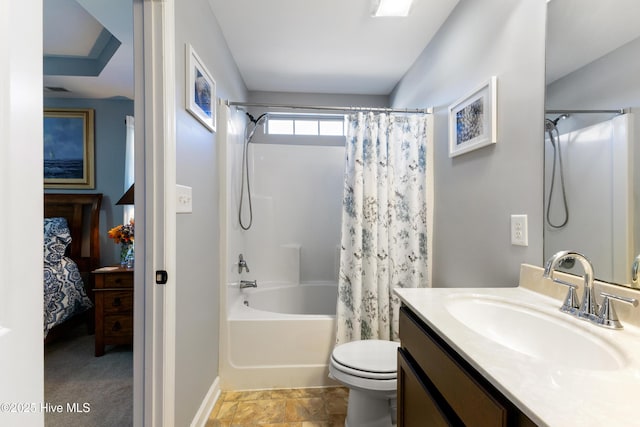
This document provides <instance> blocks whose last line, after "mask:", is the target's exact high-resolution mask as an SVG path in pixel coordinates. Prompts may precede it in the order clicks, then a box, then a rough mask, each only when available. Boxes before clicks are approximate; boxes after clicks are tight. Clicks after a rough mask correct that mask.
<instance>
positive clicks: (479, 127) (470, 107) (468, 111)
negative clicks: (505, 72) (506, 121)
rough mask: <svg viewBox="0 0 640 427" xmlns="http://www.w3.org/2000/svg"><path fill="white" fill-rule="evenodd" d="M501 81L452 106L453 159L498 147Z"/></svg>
mask: <svg viewBox="0 0 640 427" xmlns="http://www.w3.org/2000/svg"><path fill="white" fill-rule="evenodd" d="M497 117H498V113H497V78H496V76H493V77H491V78H490V79H489V81H488V82H486V83H484V84H483V85H482V86H480V87H479V88H477V89H476V90H474V91H473V92H471V94H469V95H467V96H465V97H464V98H462V99H459V100H458V101H456V102H454V103H453V104H452V105H451V106H449V157H455V156H459V155H460V154H464V153H468V152H469V151H472V150H475V149H477V148H480V147H485V146H487V145H490V144H495V143H496V142H497V140H498V137H497Z"/></svg>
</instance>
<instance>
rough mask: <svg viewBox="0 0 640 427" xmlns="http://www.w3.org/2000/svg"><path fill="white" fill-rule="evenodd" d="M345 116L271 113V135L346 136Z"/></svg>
mask: <svg viewBox="0 0 640 427" xmlns="http://www.w3.org/2000/svg"><path fill="white" fill-rule="evenodd" d="M344 122H345V116H344V115H335V114H332V115H318V114H281V113H270V114H269V118H268V120H267V134H269V135H318V136H344Z"/></svg>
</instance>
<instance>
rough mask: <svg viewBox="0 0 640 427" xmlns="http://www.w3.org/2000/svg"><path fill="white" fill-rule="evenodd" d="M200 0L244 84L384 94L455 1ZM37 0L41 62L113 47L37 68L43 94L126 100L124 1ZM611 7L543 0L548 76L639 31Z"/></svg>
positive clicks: (127, 12) (636, 4)
mask: <svg viewBox="0 0 640 427" xmlns="http://www.w3.org/2000/svg"><path fill="white" fill-rule="evenodd" d="M208 1H209V4H210V6H211V9H212V10H213V12H214V14H215V16H216V17H217V20H218V23H219V25H220V27H221V29H222V32H223V34H224V37H225V39H226V41H227V44H228V46H229V49H230V51H231V54H232V55H233V58H234V60H235V61H236V63H237V65H238V68H239V70H240V74H241V76H242V78H243V80H244V82H245V84H246V85H247V88H248V89H249V90H250V91H274V92H303V93H340V94H371V95H387V94H389V93H390V92H391V91H392V90H393V88H394V87H395V85H396V84H397V82H398V81H399V80H400V79H401V78H402V77H403V75H404V74H405V72H406V71H407V70H408V69H409V67H411V65H412V64H413V62H414V61H415V59H416V58H417V57H418V55H420V53H421V52H422V51H423V49H424V48H425V47H426V46H427V44H428V43H429V41H430V40H431V38H432V37H433V36H434V34H435V33H436V32H437V31H438V29H439V28H440V26H441V25H442V24H443V22H444V21H445V20H446V19H447V17H448V16H449V14H450V13H451V11H452V10H453V8H455V6H456V4H457V3H458V1H459V0H414V4H413V6H412V8H411V13H410V16H409V17H407V18H373V17H372V16H371V12H372V0H348V1H345V0H322V1H315V2H311V1H301V0H261V1H256V0H233V1H229V0H208ZM587 2H588V4H587ZM43 4H44V53H45V65H46V64H47V58H58V59H60V58H62V59H63V60H64V61H66V60H67V59H74V60H76V61H80V60H85V61H86V60H93V61H94V62H99V61H100V56H99V55H97V54H96V51H99V50H100V49H102V51H103V52H106V53H107V54H108V53H112V56H111V57H110V58H109V59H108V60H107V62H106V63H105V64H100V65H104V68H103V69H102V70H101V71H100V72H99V75H97V76H92V75H86V74H90V73H85V72H84V71H81V72H77V73H76V74H81V75H49V74H47V72H45V76H44V86H45V87H61V88H65V89H67V90H68V91H69V92H51V91H50V90H47V89H45V91H44V94H45V96H53V97H73V98H122V97H124V98H129V99H133V16H132V4H133V0H109V1H104V0H43ZM611 6H612V5H611V4H609V3H608V2H602V1H601V0H553V1H551V2H550V3H548V8H549V9H548V10H549V13H548V23H547V32H548V36H547V37H548V40H547V83H550V82H552V81H554V80H556V79H557V78H559V77H562V76H564V75H566V74H568V73H569V72H572V71H574V70H576V69H578V68H580V67H581V66H583V65H585V64H587V63H589V62H591V61H593V60H594V59H596V58H598V57H600V56H602V55H603V54H604V53H607V52H609V51H611V50H613V49H615V48H617V47H620V46H621V45H623V44H625V43H627V42H629V41H631V40H633V39H635V38H637V37H639V36H640V25H637V22H638V20H639V19H640V1H638V0H616V3H615V6H616V7H615V8H614V7H611ZM109 34H110V35H111V36H112V37H113V39H116V40H115V41H116V42H118V43H120V44H119V45H118V46H116V48H115V50H114V51H113V52H110V51H109V46H111V47H110V48H111V49H112V50H113V49H114V48H113V46H114V45H115V42H113V40H111V41H112V42H113V44H111V45H109V44H108V43H106V42H104V40H105V39H108V35H109ZM100 40H102V42H101V41H100ZM103 44H104V45H105V47H102V45H103ZM64 61H63V62H64ZM67 62H68V61H67ZM45 69H46V67H45Z"/></svg>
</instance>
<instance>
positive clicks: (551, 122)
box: [544, 114, 569, 132]
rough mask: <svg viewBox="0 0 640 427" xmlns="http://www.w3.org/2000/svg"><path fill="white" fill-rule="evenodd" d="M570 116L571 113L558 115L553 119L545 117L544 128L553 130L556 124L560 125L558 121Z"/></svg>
mask: <svg viewBox="0 0 640 427" xmlns="http://www.w3.org/2000/svg"><path fill="white" fill-rule="evenodd" d="M568 118H569V114H561V115H559V116H558V117H556V118H555V119H553V120H551V119H545V120H544V130H546V131H547V132H549V131H552V130H554V129H555V128H556V126H557V125H558V122H559V121H560V120H564V119H568Z"/></svg>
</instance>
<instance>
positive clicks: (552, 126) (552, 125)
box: [544, 114, 569, 228]
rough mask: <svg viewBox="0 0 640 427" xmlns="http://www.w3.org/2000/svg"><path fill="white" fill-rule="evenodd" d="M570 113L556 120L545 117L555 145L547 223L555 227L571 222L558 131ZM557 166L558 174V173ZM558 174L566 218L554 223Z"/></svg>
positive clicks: (547, 129)
mask: <svg viewBox="0 0 640 427" xmlns="http://www.w3.org/2000/svg"><path fill="white" fill-rule="evenodd" d="M568 117H569V115H568V114H562V115H560V116H558V117H556V118H555V119H554V120H551V119H545V123H544V128H545V131H546V132H547V134H548V135H549V141H550V142H551V146H552V147H553V164H552V171H551V184H550V186H549V198H548V202H547V213H546V218H547V224H549V226H550V227H553V228H562V227H564V226H565V225H567V223H568V222H569V205H568V204H567V191H566V187H565V185H564V167H563V165H562V148H561V147H560V132H558V122H559V121H560V120H564V119H566V118H568ZM556 166H557V169H558V174H556ZM556 175H559V178H560V186H561V187H560V191H561V197H562V205H563V208H564V220H563V221H561V222H559V223H555V224H554V223H553V221H552V220H551V202H552V200H553V191H554V189H555V184H556Z"/></svg>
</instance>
